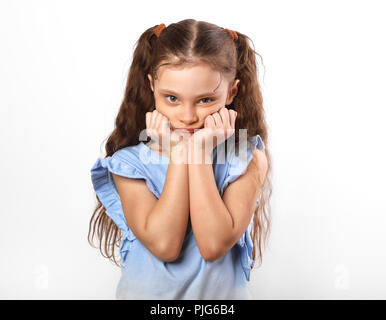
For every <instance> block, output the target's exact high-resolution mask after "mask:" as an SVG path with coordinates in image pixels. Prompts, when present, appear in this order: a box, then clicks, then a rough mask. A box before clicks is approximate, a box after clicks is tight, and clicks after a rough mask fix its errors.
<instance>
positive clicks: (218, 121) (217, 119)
mask: <svg viewBox="0 0 386 320" xmlns="http://www.w3.org/2000/svg"><path fill="white" fill-rule="evenodd" d="M212 117H213V119H214V121H215V125H216V127H222V126H223V123H222V120H221V117H220V114H219V113H218V112H215V113H213V114H212Z"/></svg>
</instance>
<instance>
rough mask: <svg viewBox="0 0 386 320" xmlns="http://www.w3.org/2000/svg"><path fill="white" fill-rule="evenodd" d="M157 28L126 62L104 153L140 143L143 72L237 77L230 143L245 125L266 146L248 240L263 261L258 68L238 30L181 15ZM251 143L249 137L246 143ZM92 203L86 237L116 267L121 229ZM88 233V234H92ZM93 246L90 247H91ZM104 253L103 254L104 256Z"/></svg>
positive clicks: (266, 185)
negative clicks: (185, 70) (181, 69)
mask: <svg viewBox="0 0 386 320" xmlns="http://www.w3.org/2000/svg"><path fill="white" fill-rule="evenodd" d="M155 27H157V25H156V26H154V27H151V28H149V29H147V30H146V31H145V32H144V33H143V34H142V35H141V36H140V38H139V40H138V41H137V45H136V48H135V50H134V55H133V61H132V64H131V66H130V70H129V75H128V79H127V83H126V88H125V92H124V97H123V101H122V103H121V106H120V109H119V112H118V115H117V117H116V119H115V128H114V130H113V131H112V133H111V134H110V136H109V137H108V138H107V142H106V145H105V149H106V157H108V156H112V155H113V154H114V153H115V152H116V151H117V150H119V149H122V148H124V147H127V146H133V145H137V144H138V143H139V139H138V138H139V134H140V132H141V131H142V130H143V129H146V121H145V114H146V112H152V111H153V110H154V104H155V101H154V95H153V92H152V90H151V88H150V84H149V81H148V78H147V74H148V73H149V74H151V75H152V77H153V79H156V77H157V69H158V68H159V67H160V66H161V65H165V64H170V65H176V64H183V63H186V62H197V61H199V62H205V63H207V64H209V65H210V66H211V67H212V68H213V69H214V70H217V71H219V72H221V74H224V75H226V76H227V77H229V79H235V78H237V79H240V83H239V87H238V92H237V95H236V96H235V98H234V99H233V102H232V103H231V104H230V105H229V106H227V107H228V109H233V110H236V111H237V120H236V125H235V129H236V130H235V142H236V146H237V145H238V139H239V137H238V128H243V129H247V137H248V138H250V137H252V136H255V135H256V134H259V135H260V137H261V138H262V140H263V141H264V145H265V154H266V157H267V160H268V169H267V175H266V178H265V180H264V182H263V186H262V190H261V193H260V200H259V205H258V207H257V208H256V210H255V212H254V218H253V228H252V230H251V238H252V241H253V243H254V246H253V251H252V257H253V260H254V261H255V260H256V257H255V255H256V254H255V251H256V250H255V249H256V247H258V249H259V260H260V262H262V243H263V241H264V248H265V246H266V242H267V239H268V237H269V233H270V225H271V221H270V220H271V219H270V212H271V208H270V203H269V199H270V197H271V194H272V184H271V177H270V176H271V156H270V152H269V147H268V145H269V144H268V128H267V124H266V121H265V113H264V109H263V98H262V93H261V89H260V85H259V82H258V66H257V63H256V57H255V55H258V56H259V57H260V58H261V56H260V55H259V54H258V53H257V52H256V51H255V50H254V49H252V48H251V46H250V43H249V41H250V42H251V43H252V44H253V41H252V40H251V39H250V38H249V37H248V36H246V35H244V34H242V33H240V32H237V31H236V33H237V36H238V39H236V40H233V39H232V37H231V36H230V35H229V33H228V32H227V31H226V30H225V29H224V28H221V27H219V26H216V25H214V24H211V23H208V22H205V21H196V20H194V19H186V20H182V21H180V22H177V23H172V24H170V25H169V26H168V27H167V28H165V29H164V30H163V31H162V33H161V35H160V36H159V37H157V36H156V35H155V33H154V29H155ZM249 143H250V141H249ZM96 199H97V202H98V203H97V206H96V208H95V210H94V213H93V216H92V218H91V220H90V225H89V233H88V241H89V243H90V244H91V245H92V246H94V245H93V243H92V240H93V238H94V234H95V231H96V232H97V237H98V239H99V249H100V251H101V253H102V255H103V256H104V257H106V258H109V259H110V260H111V261H113V262H114V263H115V264H116V265H117V266H119V265H118V263H117V261H116V259H115V255H114V249H115V247H117V248H119V247H120V244H121V237H122V234H121V230H120V229H119V228H118V227H117V226H116V225H115V223H114V222H113V221H112V220H111V219H110V217H109V216H108V215H107V214H106V209H105V208H104V206H103V205H102V203H101V202H100V200H99V198H98V196H97V195H96ZM91 232H92V235H91ZM94 247H95V246H94ZM104 253H106V255H105V254H104Z"/></svg>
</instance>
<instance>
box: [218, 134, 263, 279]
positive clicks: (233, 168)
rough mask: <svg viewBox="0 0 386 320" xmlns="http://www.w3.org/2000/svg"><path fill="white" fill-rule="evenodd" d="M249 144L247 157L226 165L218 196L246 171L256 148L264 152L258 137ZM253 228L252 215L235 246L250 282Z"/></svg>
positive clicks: (232, 159)
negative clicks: (250, 146)
mask: <svg viewBox="0 0 386 320" xmlns="http://www.w3.org/2000/svg"><path fill="white" fill-rule="evenodd" d="M251 142H252V145H253V150H250V148H249V144H248V145H247V157H246V158H245V157H244V158H243V157H242V156H240V157H236V156H235V155H234V156H233V157H232V158H231V161H229V163H228V170H227V174H226V176H225V179H224V182H223V184H222V186H221V188H220V195H221V197H222V196H223V194H224V192H225V189H226V188H227V186H228V185H229V184H230V183H231V182H233V181H235V180H236V179H237V178H238V177H240V176H241V175H242V174H243V173H244V172H245V171H246V169H247V167H248V164H249V163H250V161H251V160H252V157H253V152H254V151H255V149H256V148H258V149H259V150H261V151H263V152H264V151H265V145H264V142H263V140H262V139H261V137H260V135H256V136H253V137H251ZM259 200H260V197H259V198H258V200H257V201H256V206H255V208H256V207H257V206H258V203H259ZM252 227H253V215H252V218H251V221H250V223H249V225H248V228H247V230H246V231H245V232H244V234H243V235H242V237H241V238H240V239H239V240H238V241H237V246H238V247H239V249H240V260H241V265H242V267H243V270H244V274H245V277H246V279H247V280H248V281H249V280H250V271H251V269H252V268H253V266H254V261H253V259H252V250H253V242H252V239H251V236H250V231H251V228H252Z"/></svg>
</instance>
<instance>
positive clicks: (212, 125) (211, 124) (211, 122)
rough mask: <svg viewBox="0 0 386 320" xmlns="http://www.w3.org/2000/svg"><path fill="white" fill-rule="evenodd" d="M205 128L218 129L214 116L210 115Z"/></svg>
mask: <svg viewBox="0 0 386 320" xmlns="http://www.w3.org/2000/svg"><path fill="white" fill-rule="evenodd" d="M205 127H206V128H212V129H214V128H216V122H215V121H214V119H213V116H212V115H209V116H207V117H206V119H205Z"/></svg>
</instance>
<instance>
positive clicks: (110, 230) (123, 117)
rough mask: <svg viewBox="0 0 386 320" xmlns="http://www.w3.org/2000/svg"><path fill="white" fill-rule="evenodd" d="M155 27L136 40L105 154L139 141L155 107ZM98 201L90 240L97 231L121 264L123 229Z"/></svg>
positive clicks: (107, 254) (101, 244) (105, 251)
mask: <svg viewBox="0 0 386 320" xmlns="http://www.w3.org/2000/svg"><path fill="white" fill-rule="evenodd" d="M153 30H154V27H152V28H149V29H147V30H146V31H145V32H144V33H143V34H142V35H141V37H140V38H139V39H138V41H137V46H136V48H135V51H134V54H133V61H132V65H131V68H130V71H129V75H128V80H127V83H126V88H125V93H124V97H123V101H122V103H121V106H120V109H119V111H118V115H117V117H116V120H115V128H114V130H113V131H112V133H111V134H110V135H109V137H108V139H107V142H106V145H105V150H106V157H108V156H112V155H113V154H114V153H115V152H116V151H117V150H119V149H121V148H124V147H127V146H129V145H136V144H138V143H139V141H138V138H139V134H140V132H141V130H143V129H145V128H146V120H145V114H146V112H148V111H152V108H153V106H154V97H153V93H152V91H151V89H150V86H149V83H148V78H147V73H148V72H149V70H150V67H151V63H152V56H153V50H154V46H155V42H156V41H157V37H156V35H155V34H154V32H153ZM138 105H140V106H141V107H140V108H139V107H138ZM96 200H97V206H96V208H95V210H94V212H93V215H92V217H91V220H90V223H89V233H88V242H89V244H90V245H91V246H93V247H95V246H94V244H93V239H94V235H95V233H96V235H97V239H98V240H99V250H100V251H101V253H102V255H103V256H104V257H105V258H109V259H111V260H112V261H113V262H114V263H115V264H116V265H117V266H119V265H118V262H117V261H116V259H115V248H119V247H120V245H121V241H122V231H121V230H120V229H119V228H118V227H117V225H116V224H115V223H114V221H113V220H112V219H111V218H110V217H109V216H108V215H107V213H106V209H105V207H104V206H103V205H102V203H101V201H100V200H99V198H98V196H97V195H96ZM95 248H96V247H95Z"/></svg>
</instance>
